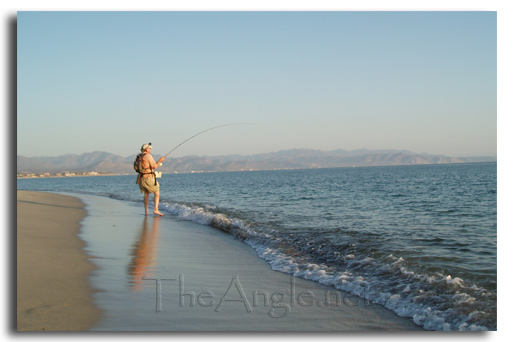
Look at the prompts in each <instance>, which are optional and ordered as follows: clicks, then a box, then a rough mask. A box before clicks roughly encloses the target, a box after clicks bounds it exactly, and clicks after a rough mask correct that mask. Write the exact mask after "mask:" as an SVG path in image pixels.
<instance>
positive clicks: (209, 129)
mask: <svg viewBox="0 0 514 342" xmlns="http://www.w3.org/2000/svg"><path fill="white" fill-rule="evenodd" d="M235 125H251V124H250V123H233V124H226V125H220V126H216V127H211V128H208V129H206V130H205V131H201V132H198V133H196V134H195V135H193V136H192V137H189V138H187V139H186V140H184V141H183V142H181V143H180V144H178V145H177V146H175V147H174V148H173V149H172V150H171V151H169V152H168V153H167V154H166V155H165V156H164V157H165V158H166V157H167V156H168V154H170V153H171V152H173V151H175V150H176V149H177V148H179V147H180V146H182V145H183V144H184V143H186V142H188V141H189V140H191V139H193V138H194V137H196V136H198V135H200V134H202V133H205V132H208V131H211V130H213V129H216V128H220V127H226V126H235Z"/></svg>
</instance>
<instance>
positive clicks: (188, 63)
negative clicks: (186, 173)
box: [17, 12, 497, 157]
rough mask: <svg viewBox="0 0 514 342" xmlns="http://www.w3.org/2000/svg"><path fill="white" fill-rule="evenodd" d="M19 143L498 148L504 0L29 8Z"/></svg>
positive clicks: (36, 151) (45, 149) (211, 151)
mask: <svg viewBox="0 0 514 342" xmlns="http://www.w3.org/2000/svg"><path fill="white" fill-rule="evenodd" d="M17 24H18V31H17V39H18V61H17V67H18V84H17V85H18V93H17V95H18V103H17V109H18V115H17V125H18V132H17V139H18V141H17V148H18V155H23V156H28V157H31V156H56V155H62V154H67V153H74V154H80V153H84V152H92V151H98V150H100V151H107V152H111V153H115V154H119V155H122V156H129V155H132V154H135V153H136V152H137V151H138V149H139V147H140V146H141V144H143V143H146V142H149V141H151V142H152V143H153V145H154V146H155V147H154V153H156V154H164V153H166V152H168V151H169V150H171V149H172V148H173V147H174V146H176V145H177V144H179V143H180V142H181V141H183V140H185V139H187V138H188V137H189V136H191V135H193V134H195V133H197V132H199V131H202V130H204V129H207V128H209V127H212V126H217V125H222V124H227V123H235V122H251V123H255V125H251V126H231V127H224V128H221V129H218V130H214V131H211V132H208V133H205V134H204V135H201V136H199V137H197V138H195V139H193V140H191V141H190V142H188V143H186V144H184V145H183V146H182V147H181V148H180V149H178V150H177V151H176V152H174V154H173V155H172V156H181V155H189V154H195V155H224V154H255V153H261V152H273V151H278V150H282V149H291V148H312V149H322V150H333V149H338V148H342V149H347V150H352V149H358V148H368V149H406V150H411V151H413V152H427V153H433V154H443V155H449V156H484V155H496V123H497V121H496V111H497V109H496V90H497V89H496V79H497V77H496V66H497V65H496V12H19V13H18V20H17Z"/></svg>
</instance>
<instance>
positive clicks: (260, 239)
mask: <svg viewBox="0 0 514 342" xmlns="http://www.w3.org/2000/svg"><path fill="white" fill-rule="evenodd" d="M161 205H162V206H161V207H162V209H161V210H164V211H166V212H169V213H171V214H172V215H174V216H177V217H178V218H180V219H183V220H188V221H193V222H196V223H199V224H202V225H208V226H212V227H215V228H218V229H221V230H223V231H225V232H227V233H229V234H232V235H234V236H236V237H238V238H239V239H241V240H243V241H244V242H246V243H247V244H249V245H250V246H251V247H252V248H253V249H254V250H255V251H256V252H257V255H258V256H259V257H260V258H262V259H264V260H266V261H267V262H268V263H269V264H270V265H271V267H272V269H273V270H276V271H280V272H284V273H287V274H291V275H293V276H295V277H301V278H304V279H308V280H312V281H316V282H319V283H321V284H324V285H328V286H333V287H335V288H336V289H338V290H343V291H346V292H349V293H351V294H353V295H356V296H359V297H361V298H363V299H365V300H368V301H371V302H373V303H376V304H379V305H382V306H384V307H386V308H388V309H390V310H392V311H393V312H395V313H396V314H397V315H399V316H401V317H410V318H412V319H413V321H414V322H415V323H416V324H418V325H420V326H422V327H424V328H425V329H427V330H440V331H453V330H458V331H484V330H496V294H495V293H494V292H491V291H488V290H485V289H483V288H481V287H479V286H476V285H474V284H468V283H467V282H466V281H465V280H463V279H461V278H459V277H452V276H451V275H449V274H443V273H438V272H433V273H429V272H421V271H418V270H415V267H414V266H413V265H412V264H410V263H409V262H407V261H406V260H404V259H403V258H402V257H398V256H395V255H393V254H387V255H385V254H384V255H381V254H380V253H379V252H378V251H377V250H374V249H373V247H371V246H372V245H373V244H372V243H370V242H371V240H370V238H371V239H373V238H376V237H374V236H373V234H370V237H368V238H367V239H366V238H363V239H361V240H359V241H357V243H355V242H353V243H352V242H347V243H344V242H343V243H341V242H339V243H334V242H333V241H332V240H331V239H330V238H329V237H328V238H327V237H326V236H327V235H330V234H329V233H327V232H324V233H322V234H320V232H312V231H304V232H302V231H296V232H294V233H291V232H285V231H281V230H280V229H276V228H273V227H264V226H262V225H259V224H258V223H256V222H253V221H250V220H244V219H238V218H236V217H234V216H232V215H230V214H229V213H226V212H223V211H222V210H219V209H218V208H216V207H215V206H212V205H205V204H201V203H169V202H168V203H162V202H161ZM359 234H360V235H362V233H359Z"/></svg>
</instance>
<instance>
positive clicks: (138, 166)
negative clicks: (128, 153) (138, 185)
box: [134, 153, 144, 173]
mask: <svg viewBox="0 0 514 342" xmlns="http://www.w3.org/2000/svg"><path fill="white" fill-rule="evenodd" d="M134 171H136V172H137V173H144V172H143V171H144V169H143V154H142V153H140V154H138V155H137V156H136V160H134Z"/></svg>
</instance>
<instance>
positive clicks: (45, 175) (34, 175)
mask: <svg viewBox="0 0 514 342" xmlns="http://www.w3.org/2000/svg"><path fill="white" fill-rule="evenodd" d="M489 163H497V161H470V162H457V163H430V164H390V165H354V166H321V167H320V166H317V167H299V168H273V169H247V170H246V169H244V170H191V171H175V172H170V171H163V172H162V174H163V175H166V174H189V173H217V172H255V171H285V170H313V169H339V168H344V169H347V168H357V167H359V168H361V167H390V166H421V165H456V164H459V165H466V164H489ZM93 173H94V174H93ZM130 175H135V176H137V174H136V173H99V172H95V171H92V172H88V173H73V172H71V173H69V174H48V173H21V172H19V173H17V176H16V178H17V179H39V178H69V177H97V176H130Z"/></svg>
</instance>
